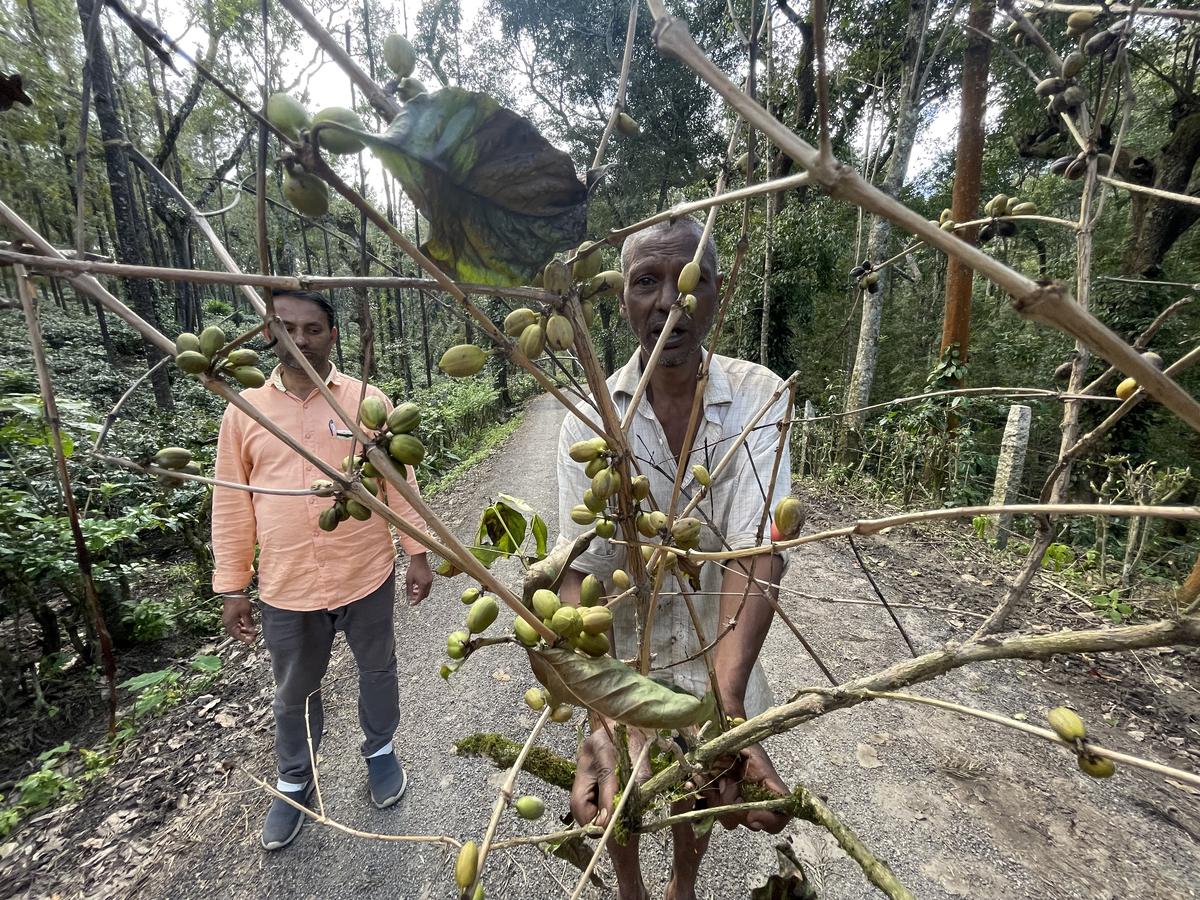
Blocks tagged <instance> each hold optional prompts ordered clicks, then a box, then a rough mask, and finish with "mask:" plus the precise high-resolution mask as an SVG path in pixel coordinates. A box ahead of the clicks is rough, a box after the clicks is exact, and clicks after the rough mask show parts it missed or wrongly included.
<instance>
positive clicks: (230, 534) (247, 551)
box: [212, 405, 258, 594]
mask: <svg viewBox="0 0 1200 900" xmlns="http://www.w3.org/2000/svg"><path fill="white" fill-rule="evenodd" d="M242 426H243V417H242V414H241V413H240V412H239V411H238V410H237V409H236V408H235V407H233V406H232V405H231V406H228V407H226V408H225V415H224V416H223V417H222V419H221V430H220V432H219V434H218V435H217V462H216V468H215V475H216V478H217V480H218V481H230V482H235V483H237V484H249V483H250V471H249V466H248V465H247V463H246V459H245V455H244V454H243V427H242ZM257 533H258V529H257V523H256V521H255V517H254V498H253V495H252V494H250V492H249V491H239V490H235V489H233V488H224V487H216V488H213V503H212V548H213V577H212V586H213V590H214V591H215V592H216V593H218V594H221V593H227V592H230V591H240V590H242V589H243V588H245V587H246V586H247V585H248V584H250V580H251V579H252V578H253V577H254V547H255V544H256V542H257Z"/></svg>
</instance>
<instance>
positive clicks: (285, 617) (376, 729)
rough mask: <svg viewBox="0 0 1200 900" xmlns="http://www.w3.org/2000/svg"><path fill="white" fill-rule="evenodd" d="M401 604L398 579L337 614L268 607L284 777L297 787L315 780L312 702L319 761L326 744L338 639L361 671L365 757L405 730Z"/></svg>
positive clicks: (265, 623) (267, 637)
mask: <svg viewBox="0 0 1200 900" xmlns="http://www.w3.org/2000/svg"><path fill="white" fill-rule="evenodd" d="M395 601H396V576H395V573H393V574H392V575H390V576H388V579H387V581H385V582H384V583H383V584H382V585H380V586H379V587H378V588H377V589H376V590H374V591H372V592H371V593H370V594H368V595H367V596H365V597H363V598H362V599H360V600H355V601H354V602H353V603H348V604H346V605H345V606H339V607H338V608H337V609H330V610H323V609H321V610H315V611H312V612H296V611H295V610H287V609H279V608H278V607H274V606H269V605H268V604H265V603H264V604H263V605H262V634H263V643H265V644H266V647H267V650H268V651H269V652H270V654H271V671H272V672H273V673H274V675H275V701H274V703H272V704H271V709H272V711H273V712H274V713H275V757H276V759H277V760H278V763H279V777H280V778H281V779H282V780H284V781H287V782H290V783H293V784H300V783H302V782H304V781H306V780H308V779H310V778H312V765H311V763H310V761H309V753H308V741H307V739H306V734H305V701H306V700H307V701H308V716H307V718H308V727H309V732H308V733H309V734H311V735H312V743H313V755H314V756H315V755H316V751H317V747H318V746H319V745H320V743H321V734H322V732H323V731H324V728H325V712H324V709H323V708H322V706H321V679H322V678H323V677H324V676H325V670H326V669H327V668H328V667H329V655H330V652H331V651H332V649H333V636H334V633H335V632H338V631H340V632H342V633H343V634H344V635H346V643H347V644H348V645H349V646H350V652H351V653H353V654H354V661H355V662H356V663H357V664H358V721H359V723H360V724H361V725H362V730H363V735H364V739H363V743H362V754H363V756H364V757H365V756H370V755H371V754H372V753H375V752H376V751H377V750H380V749H382V748H383V747H385V746H386V745H387V743H388V741H390V740H391V739H392V735H393V734H394V733H395V731H396V726H397V725H399V724H400V697H399V689H398V686H397V683H396V636H395V634H394V633H393V631H392V608H393V606H394V604H395Z"/></svg>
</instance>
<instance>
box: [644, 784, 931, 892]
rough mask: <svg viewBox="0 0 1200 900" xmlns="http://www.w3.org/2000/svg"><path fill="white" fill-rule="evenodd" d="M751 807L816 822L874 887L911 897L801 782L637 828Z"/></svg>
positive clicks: (708, 817)
mask: <svg viewBox="0 0 1200 900" xmlns="http://www.w3.org/2000/svg"><path fill="white" fill-rule="evenodd" d="M753 810H777V811H780V812H787V813H790V814H791V815H793V816H795V817H796V818H799V819H804V820H805V821H807V822H812V823H813V824H814V825H819V826H820V827H822V828H824V829H825V830H826V831H828V832H829V833H830V835H832V836H833V839H834V840H836V841H837V843H838V846H839V847H841V848H842V850H843V851H844V852H845V853H846V855H847V856H849V857H850V858H851V859H852V860H854V862H856V863H857V864H858V866H859V868H861V869H862V870H863V874H864V875H866V877H867V880H868V881H870V882H871V884H873V885H875V887H877V888H879V890H880V891H882V892H883V893H884V895H886V896H887V897H890V898H892V900H914V897H913V895H912V893H911V892H909V890H908V888H906V887H905V886H904V885H903V884H901V883H900V880H899V879H898V878H897V877H896V874H895V873H894V872H893V871H892V870H891V867H889V866H888V864H887V863H886V862H884V861H883V860H882V859H880V858H879V857H877V856H876V855H875V854H874V853H873V852H872V851H871V849H870V848H869V847H867V845H866V844H864V843H863V842H862V840H861V839H859V837H858V835H856V834H855V833H854V831H853V830H852V829H851V828H850V826H848V825H846V824H845V823H844V822H842V820H841V819H839V818H838V817H837V816H836V815H835V814H834V812H833V810H831V809H830V808H829V807H828V806H827V805H826V804H825V803H824V802H823V801H822V800H821V799H820V798H819V797H818V796H817V795H816V794H814V793H813V792H812V791H810V790H809V789H808V788H806V787H804V785H801V784H798V785H796V787H795V788H793V789H792V792H791V793H790V794H788V795H787V796H786V797H779V798H778V799H774V800H754V801H750V802H748V803H734V804H730V805H728V806H717V807H710V808H708V809H700V810H692V811H691V812H685V813H679V814H677V815H673V816H666V817H664V818H662V819H657V820H655V821H654V822H651V823H649V824H647V825H643V826H642V827H640V828H639V829H638V831H639V832H641V833H646V832H652V831H660V830H662V829H664V828H671V827H674V826H675V825H683V824H686V823H688V822H703V821H705V820H713V819H718V818H719V817H720V816H723V815H730V814H735V813H740V812H750V811H753Z"/></svg>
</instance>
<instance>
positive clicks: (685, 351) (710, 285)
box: [621, 228, 721, 366]
mask: <svg viewBox="0 0 1200 900" xmlns="http://www.w3.org/2000/svg"><path fill="white" fill-rule="evenodd" d="M696 244H697V238H696V236H695V235H694V234H692V233H691V232H690V231H688V230H686V229H684V228H674V229H671V230H670V231H664V232H658V233H655V234H652V235H650V236H649V237H647V238H644V239H643V240H642V241H641V242H640V243H638V244H637V245H636V246H635V248H634V251H633V259H632V260H631V262H630V264H629V271H627V272H626V273H625V284H624V287H623V289H622V291H621V315H622V316H623V317H624V318H625V319H626V320H628V322H629V327H630V328H632V329H633V333H634V334H635V335H636V336H637V339H638V343H639V344H641V346H642V349H643V350H644V351H645V353H646V354H647V355H649V354H650V352H651V351H652V350H653V349H654V345H655V343H656V342H657V341H658V336H659V335H660V334H661V333H662V330H663V326H664V325H665V324H666V321H667V315H668V313H670V311H671V305H672V304H673V303H674V302H675V299H676V297H678V296H679V287H678V284H677V282H678V280H679V272H680V270H681V269H682V268H683V267H684V265H686V264H687V263H689V262H691V259H692V255H693V254H694V253H695V252H696ZM720 291H721V276H720V274H719V273H717V272H714V271H713V270H712V267H711V264H710V263H708V262H706V261H703V260H702V261H701V263H700V283H699V284H698V285H697V286H696V290H695V291H693V293H694V294H695V296H696V312H695V314H694V315H692V316H689V315H687V313H684V314H683V315H681V316H680V318H679V321H678V322H677V323H676V325H675V328H674V330H673V331H672V332H671V335H670V337H668V338H667V342H666V344H665V345H664V346H663V352H662V355H661V356H660V357H659V365H663V366H680V365H683V364H684V363H686V362H688V361H689V360H691V359H693V358H694V356H695V355H696V354H697V353H698V352H699V349H700V345H701V344H702V343H703V342H704V338H705V337H707V335H708V330H709V329H710V328H711V327H712V323H713V316H714V315H715V313H716V309H717V298H718V297H719V296H720Z"/></svg>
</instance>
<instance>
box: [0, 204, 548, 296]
mask: <svg viewBox="0 0 1200 900" xmlns="http://www.w3.org/2000/svg"><path fill="white" fill-rule="evenodd" d="M201 215H202V216H204V215H207V214H205V213H201ZM0 262H5V263H21V264H22V265H25V266H27V267H28V268H29V269H30V271H36V272H44V273H46V274H49V275H54V274H59V273H78V274H84V273H86V274H94V275H115V276H121V277H127V278H154V279H157V280H160V281H187V282H192V283H194V284H229V285H246V286H249V287H263V288H270V289H271V290H273V291H275V292H277V293H282V292H285V291H307V290H314V291H319V290H328V289H330V288H341V287H350V288H393V289H394V288H400V289H415V290H429V291H436V290H441V289H442V288H441V286H440V285H439V284H438V282H436V281H434V280H433V279H432V278H391V277H383V276H361V275H333V276H330V275H255V274H251V273H243V274H241V275H238V274H235V273H232V272H217V271H212V270H208V269H175V268H170V267H168V266H134V265H126V264H123V263H112V262H104V261H101V260H76V259H66V258H64V259H51V258H50V257H47V256H37V255H35V254H32V253H17V252H14V251H11V250H6V249H4V248H3V247H0ZM454 285H455V286H456V287H457V288H458V289H459V290H461V291H462V292H463V293H466V294H481V295H486V296H494V297H512V298H514V299H518V300H531V301H533V302H535V303H550V304H554V303H559V302H561V300H562V298H561V297H560V296H559V295H558V294H553V293H551V292H549V291H543V290H541V289H539V288H530V287H514V288H505V287H498V286H496V285H490V284H469V283H464V282H457V281H456V282H454Z"/></svg>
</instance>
